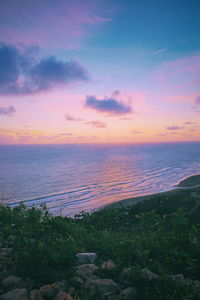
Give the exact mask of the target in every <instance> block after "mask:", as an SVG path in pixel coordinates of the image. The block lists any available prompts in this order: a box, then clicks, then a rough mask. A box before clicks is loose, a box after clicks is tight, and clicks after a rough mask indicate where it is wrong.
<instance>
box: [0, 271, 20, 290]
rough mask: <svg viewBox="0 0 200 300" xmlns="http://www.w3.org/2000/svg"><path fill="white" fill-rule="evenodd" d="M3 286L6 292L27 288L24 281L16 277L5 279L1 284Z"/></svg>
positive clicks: (11, 276)
mask: <svg viewBox="0 0 200 300" xmlns="http://www.w3.org/2000/svg"><path fill="white" fill-rule="evenodd" d="M1 285H2V287H3V288H4V289H6V290H12V289H16V288H22V287H25V283H24V282H23V280H22V279H21V278H20V277H17V276H15V275H10V276H8V277H6V278H4V279H3V280H2V282H1Z"/></svg>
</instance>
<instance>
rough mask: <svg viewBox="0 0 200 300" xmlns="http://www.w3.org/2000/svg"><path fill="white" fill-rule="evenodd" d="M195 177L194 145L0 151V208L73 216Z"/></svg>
mask: <svg viewBox="0 0 200 300" xmlns="http://www.w3.org/2000/svg"><path fill="white" fill-rule="evenodd" d="M194 174H200V142H193V143H173V144H172V143H171V144H170V143H169V144H145V145H144V144H143V145H109V146H108V145H34V146H32V145H31V146H0V203H5V204H9V205H16V204H18V203H19V202H21V201H23V202H24V203H25V204H26V205H27V206H32V205H33V204H34V205H40V204H42V203H46V204H47V206H48V208H49V209H50V210H51V212H53V213H54V214H61V213H62V215H68V216H73V215H74V214H76V213H79V212H80V211H82V210H85V211H93V210H95V209H98V208H99V207H101V206H103V205H106V204H108V203H111V202H114V201H117V200H121V199H125V198H128V197H134V196H140V195H147V194H151V193H157V192H160V191H166V190H169V189H172V188H173V186H174V185H175V184H176V183H177V182H179V181H180V180H181V179H183V178H185V177H187V176H190V175H194Z"/></svg>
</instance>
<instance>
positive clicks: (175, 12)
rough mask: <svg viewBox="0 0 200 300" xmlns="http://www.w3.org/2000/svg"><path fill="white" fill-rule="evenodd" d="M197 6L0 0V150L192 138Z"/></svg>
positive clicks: (157, 0) (199, 65)
mask: <svg viewBox="0 0 200 300" xmlns="http://www.w3.org/2000/svg"><path fill="white" fill-rule="evenodd" d="M199 29H200V1H199V0H190V1H186V0H151V1H150V0H126V1H122V0H93V1H92V0H83V1H81V0H80V1H76V0H43V1H41V0H32V1H31V0H30V1H27V0H1V1H0V144H41V143H42V144H43V143H44V144H45V143H52V144H54V143H140V142H142V143H143V142H167V141H200V34H199V32H200V30H199Z"/></svg>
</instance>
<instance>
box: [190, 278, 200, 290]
mask: <svg viewBox="0 0 200 300" xmlns="http://www.w3.org/2000/svg"><path fill="white" fill-rule="evenodd" d="M192 283H193V284H194V285H195V286H196V287H197V288H200V281H199V280H192Z"/></svg>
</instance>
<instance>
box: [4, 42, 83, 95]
mask: <svg viewBox="0 0 200 300" xmlns="http://www.w3.org/2000/svg"><path fill="white" fill-rule="evenodd" d="M30 49H31V48H24V49H20V48H17V47H15V46H13V45H8V44H4V43H1V44H0V65H1V68H0V93H1V94H13V95H18V94H33V93H37V92H40V91H45V90H48V89H52V88H54V87H56V86H66V85H68V84H69V83H70V82H76V81H86V80H88V75H87V71H86V70H85V69H84V68H83V67H82V66H81V65H80V64H79V63H78V62H75V61H69V62H64V61H61V60H58V59H57V58H56V57H54V56H51V57H47V58H43V59H39V58H38V57H37V55H36V53H32V52H31V51H30Z"/></svg>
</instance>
